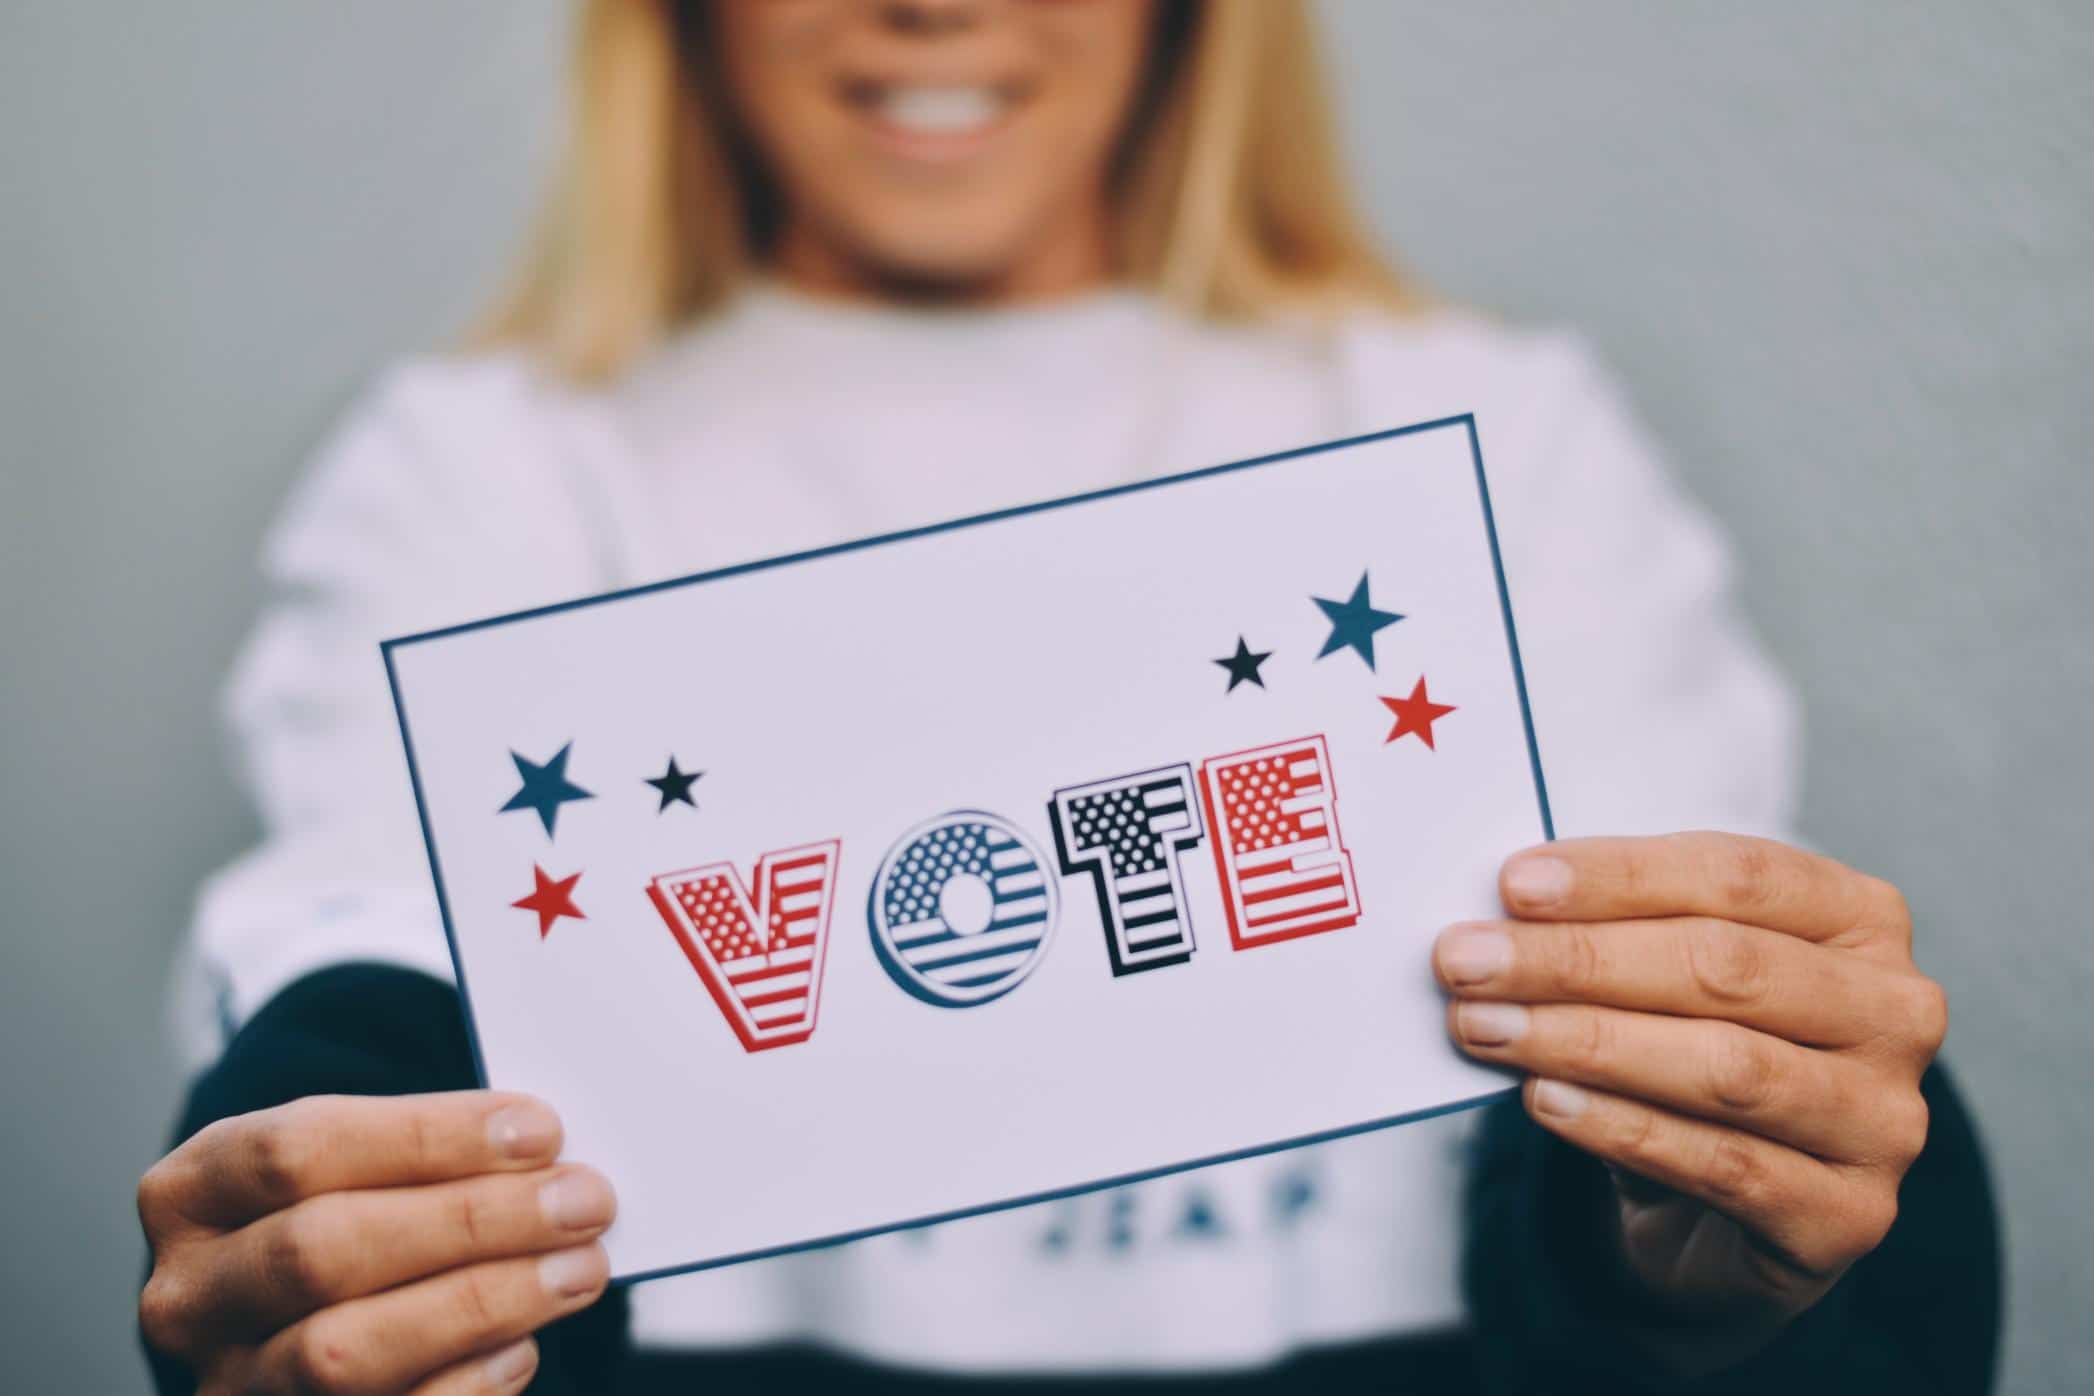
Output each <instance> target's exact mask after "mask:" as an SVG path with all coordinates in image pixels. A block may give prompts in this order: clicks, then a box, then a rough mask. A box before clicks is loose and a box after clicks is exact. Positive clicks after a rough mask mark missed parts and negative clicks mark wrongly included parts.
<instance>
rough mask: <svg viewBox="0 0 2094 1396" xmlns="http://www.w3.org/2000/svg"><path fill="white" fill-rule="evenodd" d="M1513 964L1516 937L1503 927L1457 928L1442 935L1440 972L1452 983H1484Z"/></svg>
mask: <svg viewBox="0 0 2094 1396" xmlns="http://www.w3.org/2000/svg"><path fill="white" fill-rule="evenodd" d="M1511 968H1512V937H1511V936H1509V935H1506V934H1505V933H1504V932H1503V931H1465V930H1453V931H1449V932H1447V934H1446V935H1444V936H1442V937H1440V972H1441V973H1442V974H1444V975H1446V976H1447V982H1448V983H1450V984H1481V983H1482V982H1483V981H1484V980H1486V979H1495V978H1496V977H1497V976H1499V975H1501V974H1503V973H1505V971H1506V970H1508V969H1511Z"/></svg>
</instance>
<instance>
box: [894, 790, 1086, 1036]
mask: <svg viewBox="0 0 2094 1396" xmlns="http://www.w3.org/2000/svg"><path fill="white" fill-rule="evenodd" d="M1044 861H1045V860H1044V859H1043V858H1042V857H1041V855H1040V853H1039V850H1038V849H1036V848H1035V847H1034V846H1033V844H1032V842H1031V841H1030V840H1029V839H1027V838H1026V837H1025V835H1024V834H1022V833H1020V832H1019V830H1018V829H1017V827H1016V826H1015V825H1013V824H1011V823H1009V822H1008V821H1006V820H1003V819H1000V818H998V817H997V816H995V815H993V814H986V813H983V812H981V811H979V810H959V811H955V812H953V813H950V814H944V815H940V816H938V817H937V818H936V819H932V820H929V821H927V822H925V823H923V824H920V825H918V826H917V827H916V828H914V829H912V830H910V831H909V832H908V833H906V834H904V835H903V836H902V837H901V839H900V840H899V841H898V842H896V844H895V846H894V848H893V849H892V850H890V851H889V853H888V854H887V857H886V859H885V860H884V861H883V862H882V863H881V865H880V871H879V874H878V876H877V877H875V878H874V879H873V891H872V902H871V909H872V923H873V924H872V930H873V948H874V950H875V951H877V952H878V954H879V958H880V963H881V964H882V965H883V966H885V968H886V970H887V972H888V974H889V976H890V977H892V978H893V980H894V982H895V983H897V984H899V985H900V986H901V987H902V988H903V989H905V990H907V991H908V992H909V993H911V994H913V995H915V996H916V997H917V998H920V999H923V1000H925V1001H926V1002H929V1003H935V1004H939V1005H942V1006H944V1007H949V1008H957V1007H965V1006H968V1005H972V1004H977V1003H986V1002H988V1001H989V1000H990V999H993V998H996V997H998V996H999V995H1002V994H1005V993H1008V992H1009V991H1010V990H1012V989H1014V988H1016V987H1017V986H1018V985H1019V983H1020V982H1022V981H1023V980H1024V978H1025V977H1026V975H1028V974H1030V973H1032V970H1033V967H1034V966H1035V965H1036V964H1038V963H1039V959H1040V956H1041V955H1042V954H1044V953H1045V951H1046V947H1047V940H1048V937H1049V936H1050V935H1051V934H1052V933H1053V931H1054V921H1055V915H1056V910H1057V908H1056V901H1055V896H1056V894H1055V887H1054V882H1053V879H1052V878H1051V877H1050V876H1049V875H1048V873H1047V870H1046V869H1045V867H1043V866H1042V865H1043V863H1044Z"/></svg>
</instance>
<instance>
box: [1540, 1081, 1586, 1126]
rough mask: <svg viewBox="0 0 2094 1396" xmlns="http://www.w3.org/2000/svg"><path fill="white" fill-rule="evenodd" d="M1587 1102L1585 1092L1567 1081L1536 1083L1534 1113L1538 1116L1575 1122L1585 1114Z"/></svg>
mask: <svg viewBox="0 0 2094 1396" xmlns="http://www.w3.org/2000/svg"><path fill="white" fill-rule="evenodd" d="M1587 1100H1588V1097H1587V1096H1586V1094H1585V1092H1583V1091H1581V1090H1579V1089H1578V1088H1577V1087H1576V1086H1573V1085H1571V1084H1570V1083H1569V1082H1567V1081H1536V1082H1535V1083H1534V1113H1535V1114H1537V1115H1554V1116H1555V1117H1556V1118H1557V1119H1559V1120H1575V1119H1577V1118H1578V1116H1580V1115H1582V1114H1584V1113H1585V1106H1586V1103H1587Z"/></svg>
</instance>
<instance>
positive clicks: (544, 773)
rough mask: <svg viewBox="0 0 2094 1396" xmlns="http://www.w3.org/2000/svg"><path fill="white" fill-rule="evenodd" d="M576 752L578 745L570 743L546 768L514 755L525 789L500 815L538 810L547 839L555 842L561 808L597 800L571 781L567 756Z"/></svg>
mask: <svg viewBox="0 0 2094 1396" xmlns="http://www.w3.org/2000/svg"><path fill="white" fill-rule="evenodd" d="M573 750H574V743H573V742H569V743H568V744H567V745H566V746H563V747H561V748H560V751H559V754H558V755H556V756H554V757H553V759H552V760H550V761H548V762H546V763H545V764H544V765H542V766H541V765H539V764H538V763H537V762H535V761H527V760H525V759H524V758H523V757H521V756H519V755H517V754H516V753H515V752H514V751H512V752H510V753H509V759H510V760H511V761H514V762H515V763H516V774H517V776H518V778H520V779H521V780H522V781H523V787H522V788H521V789H520V790H518V791H517V792H516V793H515V794H514V795H511V796H510V797H509V803H508V804H506V805H503V806H502V808H501V810H500V813H502V814H507V813H508V812H509V811H511V810H519V809H527V810H534V811H536V812H537V815H538V822H539V823H541V824H543V825H544V826H545V836H546V837H547V838H551V837H552V836H553V821H554V820H556V819H558V818H559V817H560V806H562V805H564V804H566V803H567V802H568V801H570V800H593V799H595V798H596V797H595V796H594V795H592V794H590V793H589V792H588V791H587V790H584V789H582V787H581V786H579V785H576V784H575V783H574V782H573V781H571V780H569V779H568V778H567V754H568V753H569V752H571V751H573Z"/></svg>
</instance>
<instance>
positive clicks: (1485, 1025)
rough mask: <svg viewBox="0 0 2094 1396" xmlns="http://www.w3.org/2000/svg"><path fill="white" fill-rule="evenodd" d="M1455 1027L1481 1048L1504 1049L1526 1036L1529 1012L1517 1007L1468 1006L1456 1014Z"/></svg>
mask: <svg viewBox="0 0 2094 1396" xmlns="http://www.w3.org/2000/svg"><path fill="white" fill-rule="evenodd" d="M1454 1025H1455V1026H1456V1027H1457V1028H1459V1029H1460V1030H1461V1035H1462V1038H1463V1040H1465V1041H1468V1042H1473V1043H1475V1044H1476V1045H1477V1046H1478V1047H1503V1046H1504V1045H1505V1044H1506V1043H1508V1042H1517V1041H1519V1040H1520V1039H1521V1038H1522V1037H1525V1036H1526V1035H1527V1010H1526V1009H1524V1008H1522V1007H1520V1006H1519V1005H1518V1004H1516V1003H1465V1004H1462V1005H1461V1006H1459V1007H1458V1008H1456V1009H1455V1010H1454Z"/></svg>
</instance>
